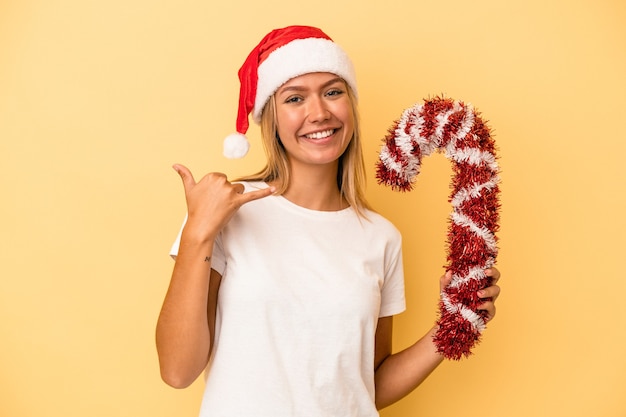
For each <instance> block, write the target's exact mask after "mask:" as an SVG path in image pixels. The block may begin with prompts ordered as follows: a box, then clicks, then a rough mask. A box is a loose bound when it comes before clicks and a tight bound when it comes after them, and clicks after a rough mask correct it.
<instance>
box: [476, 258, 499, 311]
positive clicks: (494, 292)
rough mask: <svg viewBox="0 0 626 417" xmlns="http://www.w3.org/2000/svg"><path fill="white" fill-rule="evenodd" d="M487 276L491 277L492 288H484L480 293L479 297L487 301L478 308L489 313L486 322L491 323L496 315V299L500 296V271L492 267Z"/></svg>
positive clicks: (486, 272)
mask: <svg viewBox="0 0 626 417" xmlns="http://www.w3.org/2000/svg"><path fill="white" fill-rule="evenodd" d="M485 274H486V275H487V276H488V277H491V286H490V287H487V288H483V289H482V290H479V291H478V296H479V297H480V298H481V299H483V300H485V302H484V303H482V304H481V305H479V306H478V309H479V310H483V311H486V312H487V316H486V317H485V322H489V321H491V320H493V318H494V316H495V315H496V305H495V302H496V298H498V296H499V295H500V287H499V286H498V285H496V284H497V282H498V280H499V279H500V271H498V270H497V269H496V268H494V267H491V268H489V269H486V270H485Z"/></svg>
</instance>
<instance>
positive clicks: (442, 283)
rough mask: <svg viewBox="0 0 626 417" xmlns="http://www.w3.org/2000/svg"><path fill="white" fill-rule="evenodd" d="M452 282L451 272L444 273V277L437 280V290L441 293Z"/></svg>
mask: <svg viewBox="0 0 626 417" xmlns="http://www.w3.org/2000/svg"><path fill="white" fill-rule="evenodd" d="M451 282H452V271H446V273H445V274H444V275H442V276H441V278H439V288H440V290H441V291H443V289H444V288H446V287H447V286H448V285H450V283H451Z"/></svg>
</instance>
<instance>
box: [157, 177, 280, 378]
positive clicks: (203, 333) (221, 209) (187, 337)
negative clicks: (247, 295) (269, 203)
mask: <svg viewBox="0 0 626 417" xmlns="http://www.w3.org/2000/svg"><path fill="white" fill-rule="evenodd" d="M174 169H175V170H176V172H178V174H179V175H180V177H181V179H182V181H183V186H184V188H185V198H186V201H187V223H186V224H185V227H184V228H183V232H182V234H181V239H180V245H179V250H178V255H177V257H176V264H175V265H174V270H173V272H172V278H171V280H170V286H169V288H168V291H167V294H166V295H165V300H164V301H163V307H162V308H161V313H160V315H159V319H158V321H157V328H156V345H157V352H158V355H159V365H160V369H161V377H162V378H163V380H164V381H165V382H166V383H167V384H169V385H171V386H173V387H175V388H184V387H187V386H189V385H190V384H191V383H192V382H193V381H195V379H196V378H197V377H198V375H200V374H201V373H202V371H203V370H204V368H205V367H206V364H207V362H208V360H209V355H210V353H211V344H212V341H213V330H214V328H215V310H216V306H217V294H218V291H219V286H220V282H221V276H220V274H218V273H217V272H215V271H214V270H212V269H211V257H212V255H213V245H214V242H215V239H216V237H217V235H218V234H219V232H220V231H221V230H222V228H223V227H224V226H225V225H226V224H227V223H228V221H229V220H230V218H231V217H232V216H233V215H234V214H235V212H236V211H237V210H238V209H239V207H241V206H242V205H243V204H245V203H248V202H250V201H252V200H256V199H258V198H263V197H266V196H268V195H270V194H271V193H272V192H273V191H274V190H273V189H272V188H267V189H263V190H257V191H252V192H249V193H245V194H244V193H243V192H244V186H243V184H231V183H230V182H228V180H227V179H226V176H225V175H224V174H219V173H211V174H208V175H206V176H204V177H203V178H202V179H201V180H200V181H198V182H196V181H195V180H194V178H193V175H192V174H191V172H190V171H189V170H188V169H187V168H186V167H184V166H182V165H175V166H174Z"/></svg>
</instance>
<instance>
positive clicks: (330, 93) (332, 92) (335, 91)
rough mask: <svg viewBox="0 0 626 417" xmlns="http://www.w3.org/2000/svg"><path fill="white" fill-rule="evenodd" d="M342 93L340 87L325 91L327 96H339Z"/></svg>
mask: <svg viewBox="0 0 626 417" xmlns="http://www.w3.org/2000/svg"><path fill="white" fill-rule="evenodd" d="M343 93H344V91H343V90H342V89H340V88H333V89H331V90H328V92H327V93H326V95H327V96H331V97H332V96H340V95H342V94H343Z"/></svg>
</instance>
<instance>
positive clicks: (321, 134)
mask: <svg viewBox="0 0 626 417" xmlns="http://www.w3.org/2000/svg"><path fill="white" fill-rule="evenodd" d="M335 130H336V129H328V130H322V131H320V132H313V133H309V134H307V135H304V137H305V138H307V139H325V138H327V137H329V136H331V135H332V134H333V133H335Z"/></svg>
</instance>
